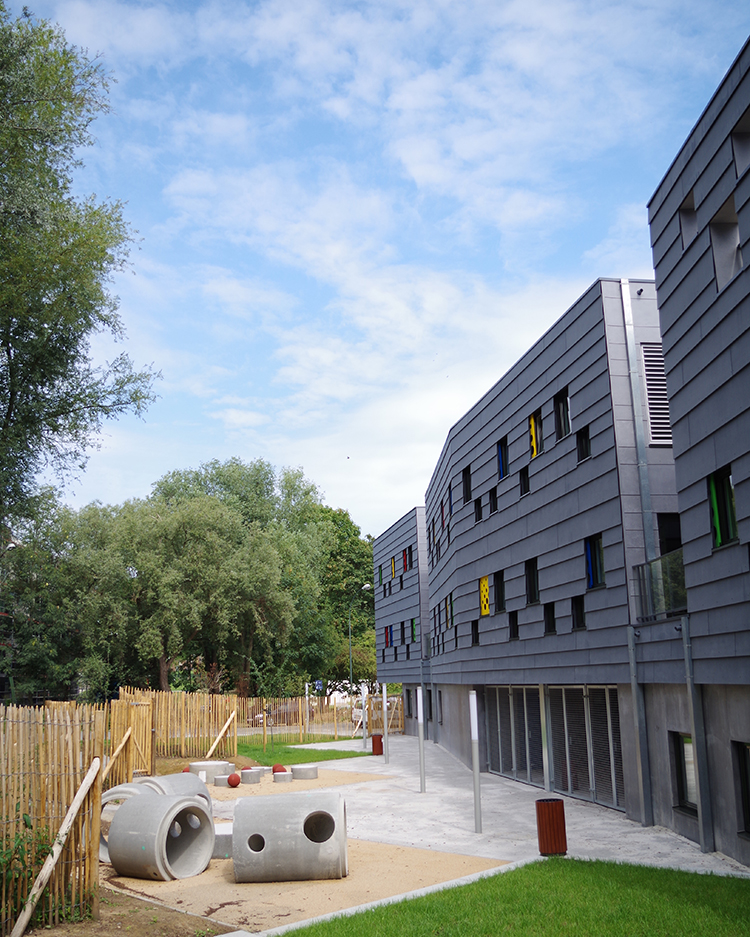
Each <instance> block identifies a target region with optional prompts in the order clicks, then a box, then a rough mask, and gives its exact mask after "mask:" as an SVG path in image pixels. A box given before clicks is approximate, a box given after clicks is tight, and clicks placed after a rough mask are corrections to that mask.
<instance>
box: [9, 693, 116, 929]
mask: <svg viewBox="0 0 750 937" xmlns="http://www.w3.org/2000/svg"><path fill="white" fill-rule="evenodd" d="M104 736H105V714H104V712H103V711H102V710H101V709H97V708H96V707H91V706H75V704H66V703H61V704H49V705H47V706H44V707H39V708H30V707H20V706H10V707H7V708H2V707H0V909H2V910H1V911H0V937H6V935H8V934H10V932H11V930H12V928H13V924H14V920H15V918H16V917H17V915H18V914H19V913H20V911H21V910H22V907H23V903H24V901H25V899H26V897H27V895H28V893H29V891H30V889H31V887H32V885H33V882H34V878H35V877H36V874H37V873H38V871H39V870H40V868H41V867H42V865H43V863H44V860H45V858H46V856H47V855H48V853H49V852H50V847H51V845H52V843H53V841H54V839H55V837H56V835H57V833H58V830H59V828H60V826H61V824H62V822H63V819H64V818H65V814H66V813H67V811H68V808H69V807H70V805H71V803H72V802H73V799H74V797H75V794H76V791H77V790H78V787H79V786H80V784H81V781H82V780H83V778H84V776H85V774H86V772H87V771H88V768H89V766H90V765H91V762H92V761H93V759H94V758H95V757H99V758H101V757H102V755H103V750H104ZM100 819H101V775H98V776H97V779H96V781H95V782H94V785H93V787H92V788H91V790H90V791H89V793H88V794H87V796H86V798H85V800H84V804H83V807H82V808H81V810H80V811H79V813H78V815H77V817H76V819H75V821H74V823H73V827H72V829H71V832H70V835H69V836H68V839H67V842H66V844H65V847H64V849H63V851H62V854H61V856H60V858H59V860H58V862H57V864H56V866H55V869H54V872H53V874H52V877H51V879H50V882H49V884H48V885H47V887H46V888H45V890H44V893H43V894H42V897H41V899H40V901H39V904H38V906H37V909H36V912H35V920H36V921H38V922H39V923H40V924H42V925H47V926H53V925H55V924H58V923H60V921H61V920H65V919H80V918H83V917H86V916H93V917H98V913H99V906H98V882H99V824H100Z"/></svg>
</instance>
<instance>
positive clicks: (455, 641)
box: [453, 625, 458, 650]
mask: <svg viewBox="0 0 750 937" xmlns="http://www.w3.org/2000/svg"><path fill="white" fill-rule="evenodd" d="M453 646H454V648H455V649H456V650H458V625H456V627H455V628H454V629H453Z"/></svg>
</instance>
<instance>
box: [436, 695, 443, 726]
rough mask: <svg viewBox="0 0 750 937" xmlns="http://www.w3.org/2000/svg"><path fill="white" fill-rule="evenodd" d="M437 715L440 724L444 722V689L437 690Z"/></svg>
mask: <svg viewBox="0 0 750 937" xmlns="http://www.w3.org/2000/svg"><path fill="white" fill-rule="evenodd" d="M437 717H438V722H439V723H440V725H442V724H443V691H442V690H438V691H437Z"/></svg>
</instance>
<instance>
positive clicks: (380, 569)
mask: <svg viewBox="0 0 750 937" xmlns="http://www.w3.org/2000/svg"><path fill="white" fill-rule="evenodd" d="M378 585H379V586H382V585H383V567H382V565H381V566H378Z"/></svg>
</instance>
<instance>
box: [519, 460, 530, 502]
mask: <svg viewBox="0 0 750 937" xmlns="http://www.w3.org/2000/svg"><path fill="white" fill-rule="evenodd" d="M518 487H519V489H520V491H521V497H522V498H523V496H524V495H527V494H528V493H529V490H530V489H529V467H528V465H524V466H523V467H522V468H521V469H519V472H518Z"/></svg>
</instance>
